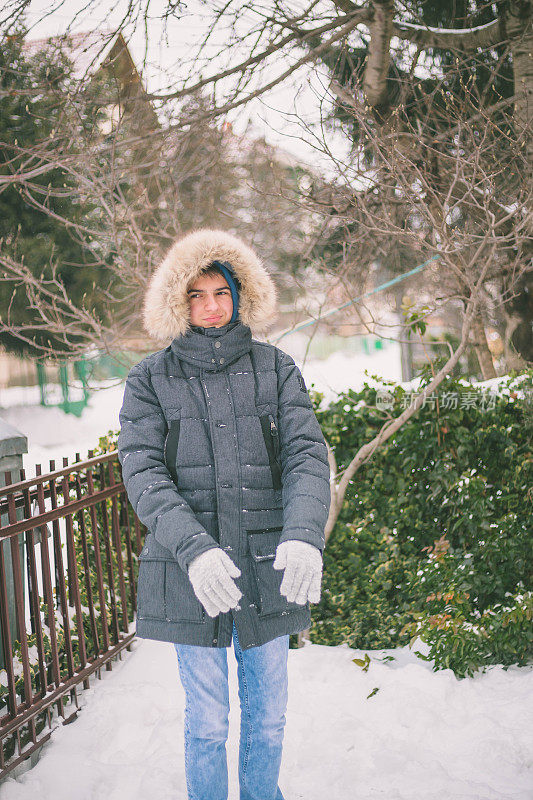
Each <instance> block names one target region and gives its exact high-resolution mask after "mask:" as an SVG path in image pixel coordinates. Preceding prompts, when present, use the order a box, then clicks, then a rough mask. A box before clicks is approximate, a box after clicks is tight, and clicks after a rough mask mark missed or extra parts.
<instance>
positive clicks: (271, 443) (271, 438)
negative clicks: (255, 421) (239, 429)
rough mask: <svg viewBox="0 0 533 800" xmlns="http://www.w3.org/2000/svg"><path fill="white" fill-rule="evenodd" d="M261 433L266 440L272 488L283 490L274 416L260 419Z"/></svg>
mask: <svg viewBox="0 0 533 800" xmlns="http://www.w3.org/2000/svg"><path fill="white" fill-rule="evenodd" d="M259 422H260V423H261V431H262V433H263V439H264V440H265V447H266V451H267V454H268V463H269V465H270V472H271V473H272V486H273V488H274V489H281V467H280V463H279V459H278V454H279V434H278V429H277V427H276V423H275V421H274V417H273V416H272V414H263V415H262V416H260V417H259Z"/></svg>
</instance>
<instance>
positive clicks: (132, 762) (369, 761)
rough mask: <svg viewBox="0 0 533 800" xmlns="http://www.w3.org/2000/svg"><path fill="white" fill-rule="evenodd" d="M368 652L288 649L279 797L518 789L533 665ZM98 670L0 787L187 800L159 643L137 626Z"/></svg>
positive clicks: (57, 796)
mask: <svg viewBox="0 0 533 800" xmlns="http://www.w3.org/2000/svg"><path fill="white" fill-rule="evenodd" d="M414 649H416V645H415V648H414ZM369 655H370V656H371V662H370V667H369V669H368V671H367V672H364V671H363V670H362V669H361V668H360V667H359V666H357V665H356V664H355V663H354V662H353V660H352V659H353V658H356V657H358V658H361V657H362V656H363V653H362V651H357V650H351V649H350V648H349V647H348V646H346V645H340V646H338V647H325V646H322V645H316V644H309V643H307V644H306V645H305V647H303V648H301V649H298V650H290V651H289V705H288V710H287V724H286V728H285V740H284V753H283V761H282V767H281V773H280V781H279V782H280V787H281V790H282V792H283V794H284V796H285V798H286V800H298V798H302V800H324V798H327V800H352V799H354V798H364V800H378V798H379V799H381V798H382V799H383V800H531V798H532V797H533V737H532V736H531V720H532V719H533V671H532V670H529V669H524V668H522V669H519V668H510V669H509V670H507V671H504V670H503V669H502V668H501V667H492V668H490V669H489V670H488V672H487V673H485V674H484V675H478V676H477V677H475V678H467V679H464V680H458V679H457V678H455V676H454V674H453V673H452V672H451V671H450V670H444V671H440V672H437V673H433V672H432V671H431V669H430V666H429V665H428V664H427V663H426V662H424V661H421V660H420V659H417V658H416V656H415V654H414V652H412V651H409V649H408V648H403V649H401V650H400V649H398V650H392V651H386V650H381V651H374V652H372V651H369ZM387 655H389V656H390V655H392V656H394V660H392V661H387V660H383V657H384V656H387ZM228 658H229V664H230V670H229V671H230V707H231V711H230V735H229V740H228V745H227V752H228V766H229V776H230V793H229V798H230V800H237V798H238V780H237V754H238V736H239V714H240V711H239V699H238V694H237V674H236V661H235V657H234V654H233V649H232V648H230V649H229V650H228ZM102 676H103V677H102V680H101V681H98V680H97V679H96V678H94V679H93V680H92V683H91V688H90V689H88V690H87V691H86V692H84V693H82V696H83V701H84V703H85V706H84V707H83V708H82V710H81V711H80V713H79V715H78V719H77V720H76V721H75V722H74V723H73V724H71V725H67V726H64V727H63V726H61V725H59V726H58V727H57V728H56V729H55V731H54V732H53V733H52V737H51V740H50V741H49V742H48V743H47V744H46V745H45V746H44V748H43V750H42V753H41V757H40V759H39V761H38V763H37V764H36V765H35V767H34V768H33V769H31V770H29V771H27V772H25V773H23V774H21V775H19V776H17V777H16V778H15V779H14V778H10V777H8V778H7V779H6V781H5V782H4V783H3V784H2V785H1V786H0V800H35V798H39V800H145V798H146V797H149V798H154V799H155V798H157V800H186V798H187V791H186V786H185V772H184V754H183V746H184V745H183V707H184V695H183V690H182V687H181V683H180V681H179V676H178V665H177V659H176V654H175V651H174V648H173V647H172V645H171V644H168V643H163V642H153V641H148V640H136V641H135V643H134V645H133V648H132V652H131V653H126V655H125V656H124V657H123V659H122V661H117V662H116V663H115V664H114V666H113V670H112V672H107V673H106V672H105V671H102ZM376 688H377V689H378V691H377V692H375V693H374V694H373V695H372V696H371V697H369V695H370V694H371V692H372V691H373V690H374V689H376Z"/></svg>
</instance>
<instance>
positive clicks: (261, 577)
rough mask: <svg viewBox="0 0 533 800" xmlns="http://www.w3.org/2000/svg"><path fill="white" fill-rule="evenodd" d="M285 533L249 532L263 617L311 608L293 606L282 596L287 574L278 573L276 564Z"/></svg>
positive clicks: (268, 530)
mask: <svg viewBox="0 0 533 800" xmlns="http://www.w3.org/2000/svg"><path fill="white" fill-rule="evenodd" d="M281 531H282V528H265V529H264V530H248V531H247V534H248V544H249V546H250V555H251V557H252V564H253V574H254V579H255V585H256V588H257V597H256V600H257V601H258V614H259V616H260V617H266V616H268V615H269V614H275V615H278V616H279V615H280V614H287V613H288V612H289V611H303V610H304V609H308V608H309V604H308V603H306V604H305V605H299V604H298V603H289V601H288V600H287V598H286V597H285V596H284V595H282V594H280V591H279V590H280V586H281V581H282V580H283V574H284V570H282V569H274V567H273V564H274V559H275V557H276V548H277V546H278V544H279V540H280V536H281Z"/></svg>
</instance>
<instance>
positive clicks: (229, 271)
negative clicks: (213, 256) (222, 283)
mask: <svg viewBox="0 0 533 800" xmlns="http://www.w3.org/2000/svg"><path fill="white" fill-rule="evenodd" d="M212 266H213V267H216V268H217V269H219V270H220V272H221V273H222V275H223V276H224V277H225V279H226V280H227V282H228V286H229V288H230V292H231V299H232V300H233V313H232V315H231V319H230V322H235V320H236V319H237V314H238V313H239V290H238V289H237V284H236V283H235V277H234V274H235V273H234V272H233V267H232V266H231V264H230V263H229V261H213V262H212Z"/></svg>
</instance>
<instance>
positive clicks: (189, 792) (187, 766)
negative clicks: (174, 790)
mask: <svg viewBox="0 0 533 800" xmlns="http://www.w3.org/2000/svg"><path fill="white" fill-rule="evenodd" d="M176 654H177V656H178V664H179V666H180V669H181V661H180V654H179V653H178V651H177V650H176ZM181 677H182V683H183V689H184V691H185V710H184V717H185V720H184V721H185V742H184V751H185V783H186V785H187V795H188V797H189V800H194V796H193V792H192V789H191V785H190V782H189V773H190V759H189V747H188V746H187V745H188V743H190V738H191V731H190V728H189V715H188V713H187V709H188V707H189V704H190V699H189V691H188V688H187V685H186V683H187V682H186V680H184V678H185V669H183V670H181Z"/></svg>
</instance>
